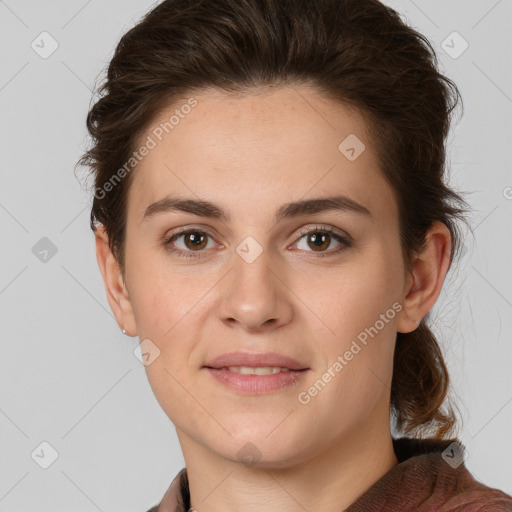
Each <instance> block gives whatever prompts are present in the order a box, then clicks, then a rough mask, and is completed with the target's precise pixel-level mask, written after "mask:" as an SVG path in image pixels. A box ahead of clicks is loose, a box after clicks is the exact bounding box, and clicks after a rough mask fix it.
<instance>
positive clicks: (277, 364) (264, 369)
mask: <svg viewBox="0 0 512 512" xmlns="http://www.w3.org/2000/svg"><path fill="white" fill-rule="evenodd" d="M205 368H211V369H213V370H219V369H229V370H230V371H232V372H235V373H241V374H243V375H249V374H255V375H268V374H272V373H279V372H281V371H283V372H286V371H301V370H308V369H309V367H308V366H307V365H305V364H303V363H301V362H300V361H297V360H296V359H293V358H291V357H289V356H284V355H281V354H277V353H275V352H266V353H251V352H230V353H227V354H222V355H220V356H218V357H216V358H214V359H212V360H211V361H208V362H207V363H206V365H205Z"/></svg>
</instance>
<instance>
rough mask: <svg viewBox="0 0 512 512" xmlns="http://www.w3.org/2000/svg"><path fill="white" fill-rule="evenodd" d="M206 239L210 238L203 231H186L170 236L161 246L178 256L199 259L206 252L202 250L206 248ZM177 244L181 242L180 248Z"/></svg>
mask: <svg viewBox="0 0 512 512" xmlns="http://www.w3.org/2000/svg"><path fill="white" fill-rule="evenodd" d="M208 238H211V236H210V235H209V234H208V233H205V232H204V231H200V230H198V229H188V230H183V231H181V232H180V233H175V234H173V235H171V236H170V237H169V238H167V239H166V240H164V242H163V245H164V246H165V247H166V249H167V250H168V251H170V252H172V253H175V254H177V255H178V256H183V257H185V258H189V257H196V258H199V257H202V256H203V255H204V254H203V253H206V252H207V251H205V250H204V249H206V248H207V245H208ZM180 239H181V240H180ZM179 242H181V246H180V243H179Z"/></svg>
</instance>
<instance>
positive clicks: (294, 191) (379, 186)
mask: <svg viewBox="0 0 512 512" xmlns="http://www.w3.org/2000/svg"><path fill="white" fill-rule="evenodd" d="M194 97H195V98H196V99H197V101H198V104H197V106H196V107H195V108H194V109H193V110H192V112H191V113H190V114H188V115H187V116H186V117H185V118H184V119H183V120H181V121H180V123H179V125H177V126H176V127H175V128H174V129H173V130H172V131H170V132H169V133H168V135H167V136H166V137H165V138H164V139H163V140H162V142H160V143H159V144H158V145H157V147H155V148H154V149H152V150H151V151H150V152H149V154H148V155H147V156H146V157H145V158H144V159H143V160H142V161H141V162H140V163H139V164H138V165H137V167H136V169H135V170H134V171H133V172H135V175H134V176H133V178H134V181H133V185H132V187H131V189H130V192H129V197H128V214H127V238H126V278H125V279H123V275H122V273H121V271H120V268H119V265H118V264H117V262H116V260H115V258H114V256H113V255H112V253H111V251H110V249H109V248H108V238H107V235H106V233H105V231H104V230H103V229H102V228H100V229H98V231H97V233H96V252H97V258H98V263H99V267H100V270H101V273H102V276H103V279H104V282H105V287H106V292H107V298H108V301H109V304H110V306H111V308H112V311H113V313H114V314H115V317H116V319H117V321H118V323H119V325H120V327H121V328H125V329H126V330H127V333H128V334H129V335H131V336H139V338H140V340H145V339H146V338H148V339H150V340H151V342H152V343H154V344H155V345H156V346H157V347H158V349H159V350H160V355H159V357H157V358H156V359H155V360H154V361H153V362H152V363H151V364H149V365H148V366H146V372H147V376H148V379H149V382H150V385H151V387H152V389H153V392H154V393H155V396H156V398H157V400H158V402H159V403H160V405H161V406H162V408H163V410H164V411H165V413H166V414H167V415H168V417H169V418H170V419H171V421H172V422H173V423H174V425H175V427H176V431H177V435H178V438H179V442H180V445H181V448H182V450H183V455H184V458H185V462H186V467H187V471H188V475H189V481H190V490H191V504H192V506H193V507H194V508H195V509H197V510H198V511H199V512H212V511H218V510H226V511H240V510H243V511H244V512H252V511H256V510H257V511H261V510H281V511H301V512H302V511H304V510H323V511H325V512H329V511H333V512H334V511H336V512H339V511H340V510H343V509H344V508H346V507H348V506H349V505H350V504H351V503H353V502H354V501H355V500H356V498H357V497H358V496H360V495H361V494H362V493H363V492H364V491H365V490H367V489H368V488H369V487H370V486H371V485H372V484H373V483H374V482H376V481H377V480H378V479H379V478H380V477H381V476H383V475H384V474H385V473H386V472H388V471H389V470H390V469H391V468H392V467H393V466H394V465H396V464H397V459H396V457H395V454H394V452H393V447H392V438H391V433H390V417H389V395H390V383H391V378H392V371H393V364H392V363H393V351H394V344H395V338H396V333H397V332H411V331H413V330H414V329H416V327H417V326H418V324H419V322H420V320H421V319H422V318H423V317H424V316H425V315H426V314H427V313H428V311H429V310H430V309H431V308H432V306H433V305H434V303H435V301H436V300H437V297H438V295H439V293H440V291H441V287H442V284H443V281H444V279H445V275H446V272H447V270H448V266H449V253H450V249H451V238H450V233H449V231H448V229H447V228H446V226H445V225H444V224H441V223H435V224H433V225H432V227H431V229H430V230H429V233H428V238H427V244H426V246H425V249H424V251H423V252H422V253H421V254H418V255H416V257H415V260H414V265H413V270H412V272H410V273H408V272H406V270H405V267H404V263H403V260H402V255H401V249H400V241H399V231H398V210H397V203H396V199H395V196H394V193H393V191H392V189H391V188H390V186H389V185H388V183H387V182H386V181H385V180H384V178H383V176H382V173H381V171H380V169H379V164H378V161H377V158H376V155H375V152H374V149H373V147H372V144H371V141H370V140H369V138H368V135H367V128H366V125H365V121H364V118H363V117H362V116H361V115H360V114H359V113H358V112H357V111H355V110H353V109H349V108H348V107H347V106H344V105H343V104H340V103H338V102H334V101H333V100H331V99H328V98H326V97H324V96H323V95H322V94H321V93H320V92H318V91H316V90H315V89H313V88H311V87H309V86H306V85H304V86H300V87H299V86H295V87H291V86H283V87H280V88H272V89H265V90H263V89H262V90H254V91H251V93H250V94H245V95H243V96H241V95H233V94H228V93H224V92H221V91H218V90H212V89H209V90H203V91H199V92H198V93H197V94H194ZM184 102H185V100H184ZM178 106H179V105H178ZM176 108H177V105H176V104H175V105H172V106H170V107H169V109H168V110H167V109H166V111H164V112H162V113H161V114H162V115H161V117H160V118H159V119H155V122H154V123H153V125H152V126H153V127H154V126H157V125H158V123H159V122H161V121H162V120H166V119H169V117H170V115H172V113H173V112H174V111H175V109H176ZM150 133H151V132H150V130H148V132H147V133H146V134H145V135H144V136H143V137H141V140H144V139H145V138H146V137H147V135H148V134H150ZM349 134H356V135H357V137H358V138H359V139H360V140H361V141H362V142H363V143H364V144H365V145H366V149H365V150H364V151H363V153H362V154H361V155H360V156H359V157H358V158H357V159H356V160H354V161H350V160H349V159H347V158H346V157H345V155H344V154H342V153H341V152H340V151H339V150H338V146H339V144H340V142H341V141H343V140H344V139H345V137H347V136H348V135H349ZM334 193H339V194H345V195H347V196H349V197H350V198H352V199H353V200H355V201H357V202H358V203H361V204H362V205H364V206H365V207H366V208H368V209H369V210H370V212H371V215H372V216H371V217H369V216H363V215H358V214H355V213H352V212H342V211H334V212H332V211H331V212H323V213H316V214H305V215H301V216H300V217H297V218H293V219H287V220H283V221H281V222H279V223H278V224H274V223H273V216H274V212H275V211H276V210H277V209H278V208H279V207H280V206H281V205H282V204H284V203H288V202H292V201H297V200H300V199H311V198H321V197H328V196H330V195H333V194H334ZM167 194H172V195H180V196H184V197H191V198H193V199H198V198H201V199H203V200H208V201H211V202H213V203H215V204H217V205H219V206H220V207H222V208H223V209H225V210H227V211H228V212H229V213H230V214H231V216H232V218H231V220H230V221H229V222H223V221H221V220H218V219H211V218H207V217H200V216H196V215H192V214H190V213H183V212H175V211H174V212H172V211H169V212H166V213H162V214H159V215H156V216H154V217H153V218H151V219H150V220H147V221H142V215H143V212H144V210H145V208H146V207H147V206H148V205H150V204H151V203H152V202H154V201H157V200H159V199H162V198H163V197H164V196H166V195H167ZM187 226H190V227H193V228H196V229H202V230H204V231H206V232H207V233H208V235H209V237H207V239H206V241H205V243H204V244H203V245H202V246H201V247H202V248H201V249H199V250H201V251H202V252H203V254H204V257H203V258H196V257H191V258H184V257H180V256H178V255H176V254H173V253H171V252H169V250H168V249H167V248H166V247H165V245H164V244H163V242H162V240H163V239H164V236H165V235H169V236H170V235H171V234H172V233H173V230H175V229H176V228H179V227H187ZM322 227H332V228H334V229H335V232H336V233H339V234H341V235H349V236H350V238H351V239H352V241H353V243H352V245H351V246H349V247H345V248H344V249H343V250H342V251H341V252H339V253H335V251H336V249H337V248H340V247H343V246H342V244H341V243H340V242H338V241H336V239H334V238H331V239H330V243H329V239H328V240H327V242H326V244H325V245H324V246H323V247H322V248H321V249H320V250H319V249H317V248H316V246H315V244H314V243H312V241H311V236H305V235H301V234H300V230H301V229H306V230H313V231H314V229H315V228H322ZM247 236H251V237H253V238H254V239H255V240H256V241H257V242H258V244H259V245H260V246H261V248H262V253H261V255H260V256H259V257H258V258H257V259H256V260H255V261H253V262H252V263H247V261H245V260H244V259H243V258H242V257H240V256H239V254H238V253H237V252H236V248H237V247H238V246H239V244H240V243H241V242H242V240H244V239H245V238H246V237H247ZM174 248H175V249H178V250H179V249H181V250H182V251H188V253H191V252H194V251H195V252H194V254H197V251H198V249H196V248H195V246H194V244H193V243H191V241H190V237H187V236H181V237H179V238H178V239H176V240H174ZM293 248H294V249H293ZM322 251H323V252H322ZM327 253H330V255H328V256H326V257H324V258H322V257H321V254H327ZM394 303H398V304H400V305H401V311H399V312H398V313H397V314H396V315H395V316H394V318H392V319H391V320H389V321H388V322H387V323H385V326H384V328H382V329H381V330H380V331H379V332H378V334H377V335H375V336H374V337H373V338H369V341H368V343H367V345H366V346H363V348H362V350H361V351H360V352H358V353H357V355H355V356H354V357H353V359H352V360H351V361H349V362H348V364H347V365H346V366H345V367H344V368H343V370H342V371H340V372H338V373H337V374H336V376H335V377H334V378H332V380H331V382H329V383H328V384H327V385H326V386H325V387H324V388H323V389H322V390H321V392H319V393H318V394H317V395H316V396H314V397H313V398H312V399H311V401H310V402H309V403H308V404H305V405H304V404H301V403H299V401H298V399H297V395H298V394H299V392H301V391H305V390H306V391H307V390H308V388H309V387H310V386H311V385H312V384H313V383H314V382H315V381H317V380H318V379H319V378H321V377H322V375H323V374H324V373H325V371H326V369H327V368H328V367H329V366H331V365H332V364H333V363H334V362H335V361H336V360H337V357H338V356H339V355H343V354H344V353H345V352H346V350H348V349H349V348H350V346H351V343H352V342H353V340H355V339H357V336H358V334H359V333H361V332H362V331H364V329H365V328H369V327H370V326H373V325H375V323H376V321H377V320H378V319H379V317H380V315H381V314H384V313H386V311H389V310H390V308H392V305H393V304H394ZM234 350H244V351H248V352H258V353H261V352H269V351H275V352H278V353H280V354H284V355H288V356H291V357H293V358H295V359H298V360H299V361H301V362H303V363H306V365H307V366H308V367H309V368H310V370H309V371H308V373H307V375H306V376H305V377H304V378H303V380H302V381H301V382H300V385H299V386H294V387H289V388H285V389H282V390H279V391H277V392H272V393H270V394H267V395H259V396H258V395H256V396H254V395H253V396H247V395H241V394H238V393H236V392H234V391H232V390H230V389H228V388H226V387H224V386H223V385H221V384H219V383H217V381H215V380H214V379H212V377H211V376H210V375H209V374H208V372H207V371H206V370H205V369H204V368H203V365H204V364H205V363H206V362H207V361H208V360H209V359H210V358H212V357H215V356H218V355H220V354H223V353H226V352H231V351H234ZM249 442H250V443H252V445H254V446H255V447H256V448H257V451H258V453H259V454H260V455H255V460H256V459H258V457H260V458H259V459H258V460H257V461H256V463H254V464H252V465H251V464H246V463H244V461H242V460H241V459H240V458H239V456H238V455H237V454H238V452H239V450H240V449H241V448H242V447H244V446H245V445H246V444H247V443H249ZM255 453H256V452H255Z"/></svg>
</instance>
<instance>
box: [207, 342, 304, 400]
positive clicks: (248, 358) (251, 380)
mask: <svg viewBox="0 0 512 512" xmlns="http://www.w3.org/2000/svg"><path fill="white" fill-rule="evenodd" d="M203 368H204V369H205V370H206V371H207V372H208V373H209V374H210V375H211V376H212V377H213V378H214V379H215V381H217V382H218V383H220V384H222V385H223V386H226V387H227V388H228V389H229V390H230V391H235V392H236V393H238V394H245V395H261V394H268V393H272V392H275V391H278V390H284V389H286V388H289V387H294V386H297V385H298V384H299V382H300V381H302V380H303V378H304V375H305V374H307V373H308V371H309V370H310V368H309V367H307V366H305V365H304V364H302V363H300V362H299V361H297V360H295V359H293V358H290V357H287V356H282V355H280V354H276V353H266V354H255V353H252V354H251V353H247V352H233V353H230V354H224V355H222V356H219V357H217V358H216V359H214V360H212V361H210V362H208V363H207V364H206V365H205V366H204V367H203Z"/></svg>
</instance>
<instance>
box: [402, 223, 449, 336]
mask: <svg viewBox="0 0 512 512" xmlns="http://www.w3.org/2000/svg"><path fill="white" fill-rule="evenodd" d="M451 249H452V237H451V234H450V231H449V229H448V228H447V227H446V225H445V224H443V223H442V222H434V223H433V224H432V226H431V227H430V228H429V230H428V232H427V234H426V242H425V247H424V248H423V250H422V251H421V253H419V254H417V255H416V256H415V258H414V261H413V268H412V271H411V274H410V275H409V276H408V278H407V279H406V283H405V288H404V299H403V301H402V310H401V312H400V318H399V320H398V323H397V331H398V332H401V333H408V332H411V331H414V330H415V329H416V328H417V327H418V325H419V324H420V322H421V320H422V319H423V318H424V317H425V316H426V315H427V314H428V312H429V311H430V309H431V308H432V307H433V306H434V304H435V302H436V300H437V298H438V297H439V294H440V293H441V289H442V286H443V283H444V279H445V277H446V273H447V272H448V268H449V266H450V256H451Z"/></svg>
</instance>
